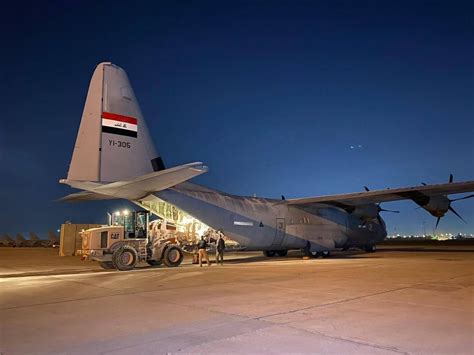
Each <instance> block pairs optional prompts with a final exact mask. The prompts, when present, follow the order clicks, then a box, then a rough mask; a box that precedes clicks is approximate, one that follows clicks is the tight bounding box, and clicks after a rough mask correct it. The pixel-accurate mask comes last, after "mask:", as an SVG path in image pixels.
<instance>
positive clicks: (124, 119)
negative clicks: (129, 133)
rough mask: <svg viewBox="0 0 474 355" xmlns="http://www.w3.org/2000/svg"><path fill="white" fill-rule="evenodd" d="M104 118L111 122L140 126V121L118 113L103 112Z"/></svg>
mask: <svg viewBox="0 0 474 355" xmlns="http://www.w3.org/2000/svg"><path fill="white" fill-rule="evenodd" d="M102 118H107V119H109V120H114V121H120V122H127V123H131V124H135V125H136V124H138V120H137V119H136V118H135V117H130V116H124V115H119V114H118V113H111V112H102Z"/></svg>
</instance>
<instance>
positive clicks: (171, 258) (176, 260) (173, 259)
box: [163, 245, 184, 267]
mask: <svg viewBox="0 0 474 355" xmlns="http://www.w3.org/2000/svg"><path fill="white" fill-rule="evenodd" d="M183 259H184V255H183V251H182V250H181V248H180V247H178V246H177V245H170V246H168V248H166V250H165V255H164V257H163V262H164V264H165V265H166V266H168V267H176V266H179V265H180V264H181V262H182V261H183Z"/></svg>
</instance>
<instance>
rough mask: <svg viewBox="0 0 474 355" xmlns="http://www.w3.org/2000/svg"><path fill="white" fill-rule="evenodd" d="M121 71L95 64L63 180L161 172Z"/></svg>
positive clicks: (120, 178)
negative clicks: (65, 178)
mask: <svg viewBox="0 0 474 355" xmlns="http://www.w3.org/2000/svg"><path fill="white" fill-rule="evenodd" d="M164 168H165V167H164V164H163V160H162V159H161V157H160V156H159V155H158V153H157V152H156V149H155V146H154V144H153V141H152V139H151V137H150V134H149V132H148V127H147V124H146V122H145V119H144V118H143V115H142V112H141V110H140V106H139V104H138V101H137V99H136V97H135V94H134V92H133V89H132V86H131V85H130V82H129V80H128V77H127V74H126V72H125V71H124V70H123V69H122V68H120V67H118V66H116V65H114V64H112V63H108V62H107V63H100V64H99V65H97V67H96V69H95V71H94V74H93V75H92V79H91V82H90V85H89V91H88V93H87V98H86V102H85V105H84V111H83V114H82V119H81V124H80V127H79V132H78V135H77V138H76V144H75V146H74V151H73V154H72V159H71V164H70V166H69V172H68V176H67V180H70V181H95V182H105V183H107V182H115V181H123V180H127V179H131V178H135V177H137V176H141V175H145V174H149V173H152V172H155V171H160V170H163V169H164Z"/></svg>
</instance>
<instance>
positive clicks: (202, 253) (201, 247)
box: [198, 235, 211, 267]
mask: <svg viewBox="0 0 474 355" xmlns="http://www.w3.org/2000/svg"><path fill="white" fill-rule="evenodd" d="M206 248H207V241H206V237H205V236H204V235H203V236H202V237H201V240H200V241H199V244H198V253H199V266H200V267H202V258H206V262H207V266H211V263H210V262H209V256H208V255H207V250H206Z"/></svg>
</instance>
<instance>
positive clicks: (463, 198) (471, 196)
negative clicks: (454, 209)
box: [450, 194, 474, 202]
mask: <svg viewBox="0 0 474 355" xmlns="http://www.w3.org/2000/svg"><path fill="white" fill-rule="evenodd" d="M473 197H474V194H472V195H469V196H464V197H461V198H455V199H454V200H450V201H451V202H454V201H459V200H465V199H467V198H473Z"/></svg>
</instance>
